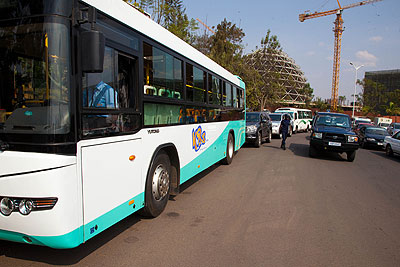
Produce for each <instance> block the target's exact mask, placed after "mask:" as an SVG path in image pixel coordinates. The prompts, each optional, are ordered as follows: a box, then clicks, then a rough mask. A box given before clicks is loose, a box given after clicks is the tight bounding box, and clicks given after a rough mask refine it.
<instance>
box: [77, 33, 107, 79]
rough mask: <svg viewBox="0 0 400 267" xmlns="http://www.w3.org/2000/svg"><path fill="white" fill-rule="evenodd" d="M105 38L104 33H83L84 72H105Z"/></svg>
mask: <svg viewBox="0 0 400 267" xmlns="http://www.w3.org/2000/svg"><path fill="white" fill-rule="evenodd" d="M104 49H105V38H104V35H103V33H102V32H99V31H93V30H91V31H85V32H82V33H81V55H82V71H83V72H89V73H99V72H103V63H104Z"/></svg>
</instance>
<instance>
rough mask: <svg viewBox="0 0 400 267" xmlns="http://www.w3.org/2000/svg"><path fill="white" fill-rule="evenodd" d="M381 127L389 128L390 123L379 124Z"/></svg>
mask: <svg viewBox="0 0 400 267" xmlns="http://www.w3.org/2000/svg"><path fill="white" fill-rule="evenodd" d="M379 126H381V127H388V126H389V123H385V122H381V123H379Z"/></svg>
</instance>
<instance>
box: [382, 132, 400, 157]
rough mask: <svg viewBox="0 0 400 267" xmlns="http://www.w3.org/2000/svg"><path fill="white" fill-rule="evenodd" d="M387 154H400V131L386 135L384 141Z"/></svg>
mask: <svg viewBox="0 0 400 267" xmlns="http://www.w3.org/2000/svg"><path fill="white" fill-rule="evenodd" d="M383 147H384V148H385V151H386V155H388V156H393V154H395V153H396V154H400V131H399V132H397V133H395V134H394V135H393V136H386V137H385V140H384V141H383Z"/></svg>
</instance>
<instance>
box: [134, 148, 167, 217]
mask: <svg viewBox="0 0 400 267" xmlns="http://www.w3.org/2000/svg"><path fill="white" fill-rule="evenodd" d="M170 175H171V162H170V159H169V157H168V155H167V153H165V152H164V151H161V152H159V153H158V154H157V156H156V157H155V158H154V160H153V162H152V163H151V165H150V169H149V172H148V174H147V179H146V189H145V194H144V195H145V206H144V208H143V210H142V212H141V214H142V215H144V216H146V217H153V218H155V217H157V216H158V215H160V214H161V213H162V212H163V210H164V209H165V206H166V205H167V202H168V198H169V194H170V184H171V182H170Z"/></svg>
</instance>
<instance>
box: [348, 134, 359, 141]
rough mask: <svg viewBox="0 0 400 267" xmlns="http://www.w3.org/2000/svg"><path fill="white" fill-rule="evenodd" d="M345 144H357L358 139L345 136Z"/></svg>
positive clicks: (353, 136)
mask: <svg viewBox="0 0 400 267" xmlns="http://www.w3.org/2000/svg"><path fill="white" fill-rule="evenodd" d="M347 142H348V143H357V142H358V137H357V136H355V135H349V136H347Z"/></svg>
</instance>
